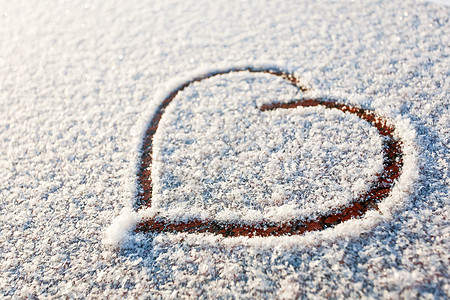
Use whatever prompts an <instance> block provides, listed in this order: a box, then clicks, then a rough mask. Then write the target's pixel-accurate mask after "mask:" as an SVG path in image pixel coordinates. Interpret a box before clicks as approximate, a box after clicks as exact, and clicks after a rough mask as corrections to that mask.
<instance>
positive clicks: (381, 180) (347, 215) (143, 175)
mask: <svg viewBox="0 0 450 300" xmlns="http://www.w3.org/2000/svg"><path fill="white" fill-rule="evenodd" d="M235 72H236V73H237V72H247V73H254V74H267V75H271V76H275V77H277V78H279V79H281V80H282V81H284V83H285V84H288V85H289V86H290V87H291V88H292V87H293V88H295V89H296V90H297V91H306V89H305V88H304V87H302V86H301V85H300V84H299V81H298V80H297V78H295V77H294V76H293V75H292V74H289V73H286V72H283V71H280V70H274V69H259V68H233V69H229V70H226V71H220V72H215V73H209V74H207V75H204V76H200V77H196V78H193V79H191V80H188V81H187V82H185V83H183V84H182V85H180V86H179V87H178V88H176V89H175V90H174V91H172V92H171V93H170V94H169V95H168V96H167V97H166V98H165V99H164V101H163V102H162V103H161V104H160V106H159V108H158V109H157V111H156V113H155V114H154V115H153V117H152V119H151V121H150V125H149V127H148V129H147V131H146V133H145V136H144V141H143V144H142V156H141V165H140V168H139V171H138V184H139V193H138V195H137V202H136V208H137V209H141V208H148V207H151V206H152V193H153V189H154V187H153V184H152V178H151V175H152V169H153V167H154V166H153V164H154V161H153V160H154V155H155V153H154V151H155V149H154V137H155V134H156V132H157V130H158V126H159V125H160V121H161V118H162V117H163V116H164V113H165V112H166V111H167V110H168V106H169V105H170V104H171V103H172V101H173V100H174V99H175V98H176V97H177V95H179V93H180V92H181V91H184V90H185V89H186V88H188V87H189V86H191V85H192V84H194V83H197V82H202V81H205V80H206V79H210V78H213V77H215V76H219V75H225V74H231V73H235ZM298 107H321V108H324V109H326V110H334V111H341V112H344V113H347V114H351V115H353V116H356V117H357V118H359V119H360V120H362V121H364V122H366V123H367V124H370V126H372V128H374V129H376V132H377V133H378V134H379V135H380V136H381V137H382V150H381V151H382V156H383V157H382V160H383V162H382V164H383V166H382V171H381V172H378V173H377V174H376V176H375V179H374V180H372V181H371V182H370V184H369V187H368V189H367V190H366V191H364V192H362V193H361V194H360V195H358V196H357V197H355V198H354V199H352V201H350V202H349V203H346V204H345V205H342V206H341V207H337V208H333V209H332V210H330V211H328V212H326V213H324V214H321V215H319V216H317V217H316V218H314V219H305V218H293V219H290V220H285V221H282V222H274V221H273V220H268V219H263V220H262V221H257V222H239V221H238V222H236V221H226V220H217V219H213V218H212V217H208V218H198V217H194V218H188V219H187V220H172V219H170V218H167V217H161V216H158V217H153V218H147V219H144V220H142V221H141V222H140V223H139V224H138V225H137V226H136V227H135V231H136V232H172V233H176V232H186V233H213V234H220V235H223V236H226V237H231V236H247V237H252V236H281V235H300V234H303V233H305V232H310V231H315V230H322V229H325V228H329V227H333V226H336V225H338V224H340V223H342V222H345V221H347V220H349V219H352V218H361V217H362V216H364V215H365V213H366V212H367V211H369V210H376V209H378V204H379V203H380V202H381V201H383V200H384V199H385V198H387V197H388V196H389V194H390V192H391V190H392V188H393V187H394V185H395V182H396V179H398V177H399V176H400V173H401V169H402V166H403V160H402V156H403V155H402V147H401V142H400V141H399V140H397V139H396V138H394V136H393V133H394V130H395V128H394V127H393V126H392V125H389V123H388V122H387V120H385V119H384V118H383V117H381V116H379V115H376V114H375V113H374V112H372V111H370V110H365V109H362V108H359V107H355V106H350V105H347V104H342V103H338V102H336V101H333V100H330V99H320V98H319V99H298V100H291V101H288V102H286V101H277V100H275V101H273V102H271V103H266V104H262V105H260V106H259V107H254V108H252V109H254V110H255V111H257V112H258V111H259V113H262V115H264V114H267V113H269V112H270V111H279V110H292V109H295V108H298ZM169 108H170V107H169ZM175 147H176V146H175ZM153 171H154V170H153ZM225 192H226V191H225Z"/></svg>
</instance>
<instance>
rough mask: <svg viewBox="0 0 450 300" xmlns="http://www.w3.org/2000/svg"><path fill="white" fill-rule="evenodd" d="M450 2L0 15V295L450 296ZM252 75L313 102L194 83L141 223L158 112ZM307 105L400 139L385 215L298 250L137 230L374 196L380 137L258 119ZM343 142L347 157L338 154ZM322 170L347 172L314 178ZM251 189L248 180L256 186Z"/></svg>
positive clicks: (164, 135)
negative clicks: (169, 221)
mask: <svg viewBox="0 0 450 300" xmlns="http://www.w3.org/2000/svg"><path fill="white" fill-rule="evenodd" d="M434 2H438V3H434ZM443 2H444V1H433V3H430V2H429V1H412V0H407V1H302V2H290V1H281V2H272V1H241V2H239V3H235V4H233V5H230V3H229V1H221V0H219V1H214V2H210V1H177V0H173V1H161V2H156V1H110V2H104V1H90V2H89V3H86V2H83V1H78V0H75V1H50V0H43V1H40V2H39V3H37V2H36V3H33V2H30V1H25V0H18V1H2V2H0V36H1V38H0V141H1V147H0V182H2V184H1V185H0V210H1V213H0V224H1V229H0V269H1V270H2V272H1V273H0V295H1V296H0V297H4V298H27V297H29V298H65V297H73V298H139V297H142V298H145V297H153V298H167V299H171V298H172V299H174V298H197V297H201V298H217V297H222V298H244V299H245V298H285V299H293V298H301V297H304V298H408V299H409V298H437V299H445V298H448V297H449V295H450V283H449V280H448V266H449V264H448V262H449V258H450V257H449V253H450V251H449V250H450V249H449V236H450V229H449V228H450V227H449V226H448V215H449V213H450V212H449V205H448V204H449V200H448V199H449V190H448V187H449V183H450V179H449V176H448V174H449V169H448V166H449V163H450V155H449V150H448V149H449V148H448V143H449V133H450V128H449V115H450V111H449V93H448V91H449V90H450V87H449V80H448V70H449V66H450V61H449V57H450V56H449V47H448V45H449V37H450V27H449V18H448V16H449V12H450V7H448V6H447V5H446V4H445V3H444V5H443V4H441V3H443ZM239 66H255V67H270V66H276V67H278V68H282V69H284V70H286V71H287V72H289V73H293V74H295V76H296V77H298V78H300V80H301V84H302V85H304V86H307V87H308V91H306V92H304V93H298V92H297V91H296V90H295V89H293V87H291V86H288V85H286V83H285V82H283V81H282V80H280V79H279V78H275V77H273V76H270V75H267V74H266V75H263V74H248V73H245V72H238V73H232V74H229V75H223V76H217V77H214V78H211V79H208V80H205V81H202V82H198V83H196V84H193V85H191V86H189V88H187V89H186V90H184V91H183V92H181V93H180V94H179V95H178V96H177V97H176V99H175V100H174V102H173V103H171V105H169V106H168V109H167V111H166V113H165V114H164V118H163V119H162V121H161V122H162V123H161V124H160V126H161V128H159V130H158V132H157V135H156V136H155V141H156V142H157V145H158V146H157V147H156V149H157V151H159V152H158V154H157V155H156V161H157V162H156V163H155V165H154V166H153V168H154V170H153V173H152V174H153V175H152V176H153V178H152V179H153V180H154V181H155V187H156V189H155V191H156V192H155V195H154V196H155V197H154V199H153V201H154V204H155V206H154V207H152V208H150V209H140V210H138V211H135V210H134V209H133V205H134V203H135V200H136V193H137V178H136V174H137V169H138V167H139V164H140V162H139V157H140V149H141V145H142V139H143V134H144V132H145V129H146V127H147V125H148V122H149V121H150V119H151V116H152V115H153V114H154V112H155V110H156V109H157V107H158V105H159V104H160V103H161V101H162V100H163V99H164V98H165V97H166V96H167V93H170V91H172V90H173V89H174V88H176V87H177V86H179V85H180V84H181V83H183V82H186V81H187V80H191V79H192V78H195V77H196V76H198V75H202V74H206V73H209V72H211V71H214V70H223V69H227V68H232V67H239ZM218 95H219V96H218ZM292 97H294V98H299V99H300V98H303V97H305V98H319V97H320V98H326V99H335V100H337V101H340V102H343V103H348V104H350V105H354V106H361V107H363V108H365V109H370V110H373V111H375V112H376V113H377V114H379V115H381V116H383V117H385V118H387V119H388V120H389V121H390V122H391V123H392V124H394V125H395V127H396V132H395V134H396V136H397V137H398V138H399V139H400V140H401V141H402V150H403V153H404V157H403V162H404V165H403V170H402V174H401V176H400V177H399V179H398V182H397V183H396V184H395V186H394V189H393V191H392V193H391V194H390V195H389V197H388V198H386V199H385V200H384V201H383V202H382V203H381V204H380V206H379V211H371V212H368V213H367V214H366V215H365V216H364V217H363V218H361V219H353V220H349V221H347V222H343V223H342V224H340V225H338V226H336V227H334V228H328V229H326V230H323V231H316V232H310V233H306V234H304V235H301V236H282V237H268V238H263V237H255V238H248V237H234V238H224V237H222V236H220V235H213V234H187V233H177V234H172V233H170V234H169V233H149V234H136V233H134V232H133V231H132V228H133V225H134V224H136V223H137V222H139V221H140V220H142V219H143V218H144V219H145V218H149V217H153V216H156V215H160V214H166V215H167V216H168V217H171V218H177V217H182V218H183V217H187V218H190V217H193V216H198V215H199V216H201V217H212V216H216V217H217V218H219V219H227V220H238V219H239V220H242V219H245V220H248V221H251V220H252V218H253V219H255V218H261V217H264V218H272V220H274V221H280V220H285V219H287V218H290V217H293V216H297V217H298V216H302V217H304V218H308V217H310V216H311V215H314V214H317V215H320V214H322V213H324V212H326V211H327V210H330V209H332V208H333V207H335V206H337V205H341V204H344V203H348V202H349V201H352V199H354V198H353V195H354V194H358V193H361V192H362V191H364V190H366V189H367V188H368V183H369V182H370V180H371V178H373V176H374V175H375V174H376V173H377V171H378V170H380V164H381V162H380V150H381V149H380V141H381V140H380V139H381V138H380V137H379V136H378V135H377V134H376V131H374V128H373V127H371V126H370V125H368V124H367V123H366V122H364V121H362V120H361V119H358V118H356V117H355V116H354V115H348V114H345V113H343V112H340V111H333V110H327V109H324V108H321V107H315V108H300V107H299V108H296V109H287V110H275V111H265V112H260V111H259V110H258V109H255V107H259V105H262V104H264V103H270V102H272V100H274V99H276V100H280V101H289V100H290V99H292ZM193 103H194V104H196V105H192V104H193ZM191 113H192V114H194V113H195V116H194V117H192V118H189V119H183V114H191ZM216 115H217V117H216ZM211 116H214V117H213V118H211ZM205 124H206V125H208V126H205ZM308 124H310V126H311V127H308V126H309V125H308ZM219 125H220V126H219ZM292 125H295V126H292ZM177 126H178V127H177ZM211 126H212V127H214V126H215V128H217V127H220V128H222V129H223V130H222V132H220V131H219V133H220V135H219V137H220V139H215V137H216V136H217V131H208V130H212V127H211ZM187 128H190V130H192V134H184V133H183V130H184V129H187ZM313 128H320V129H321V130H315V131H313V130H312V129H313ZM244 129H245V130H247V132H246V133H245V134H243V133H244ZM336 130H339V134H337V131H336ZM180 131H181V132H180ZM214 132H215V133H214ZM234 132H236V134H231V133H234ZM286 132H288V133H289V134H290V135H289V134H286ZM194 133H195V134H194ZM267 136H269V137H270V139H269V140H271V141H274V142H276V144H274V145H271V144H270V143H268V142H267V139H266V138H264V139H262V138H261V137H267ZM293 137H295V138H293ZM225 138H228V139H229V142H226V143H224V141H223V140H224V139H225ZM187 139H193V142H192V143H190V141H189V143H184V144H182V142H183V141H186V140H187ZM350 140H351V141H354V143H349V141H350ZM194 141H195V142H194ZM318 141H320V143H321V144H320V145H319V142H318ZM316 142H317V143H316ZM177 143H178V144H179V147H174V145H175V144H177ZM207 146H209V147H207ZM171 147H172V148H173V149H172V150H173V151H172V152H170V151H168V150H169V149H171ZM255 147H256V148H258V149H259V148H260V150H258V151H249V149H254V148H255ZM264 147H265V148H264ZM277 147H278V148H277ZM330 147H331V148H332V147H335V148H336V149H346V151H348V152H343V151H342V152H339V151H336V153H335V154H336V155H334V156H333V157H332V158H331V157H328V156H327V155H326V154H327V153H329V152H328V149H330ZM264 149H265V150H264ZM225 150H226V151H230V152H224V151H225ZM264 151H265V152H264ZM271 151H272V152H273V153H272V154H273V155H271V156H270V157H269V156H268V155H260V154H261V153H265V154H267V153H271ZM283 151H284V152H283ZM226 153H234V154H235V155H228V156H227V155H226ZM346 153H348V154H352V155H348V156H346ZM277 155H278V156H277ZM302 156H303V157H306V158H309V159H304V160H299V159H298V157H302ZM217 157H219V158H220V159H221V162H225V163H223V164H222V163H221V164H219V165H216V164H215V161H214V158H217ZM180 159H182V160H184V163H185V166H187V167H186V168H185V167H183V166H180V165H177V163H176V162H177V160H180ZM319 160H320V163H319V162H318V161H319ZM202 163H207V164H208V165H209V166H213V167H214V166H215V167H217V168H219V169H217V170H215V169H214V168H209V167H208V168H206V167H205V168H203V167H200V166H201V164H202ZM326 167H328V168H331V169H333V170H334V171H335V176H334V177H331V178H328V179H324V181H322V180H321V181H317V180H313V178H314V177H316V176H318V175H323V172H322V171H321V170H322V169H321V168H326ZM252 168H253V169H252ZM298 170H301V171H302V172H303V176H304V179H302V180H304V181H305V182H308V184H305V185H304V186H301V187H299V189H301V191H300V194H301V195H302V196H301V197H303V198H300V199H301V201H303V202H299V200H298V198H294V197H292V195H293V194H294V193H296V192H298V190H290V188H293V185H286V184H283V180H284V179H286V178H288V179H289V180H292V181H293V182H298V180H299V177H298V174H297V173H299V172H298ZM196 172H203V173H202V174H199V176H198V177H196V175H195V176H194V175H193V174H196ZM220 172H222V173H224V174H227V175H229V181H227V182H226V184H222V183H221V182H220V181H219V180H218V177H217V176H215V174H216V173H220ZM277 172H281V174H282V175H283V176H282V178H284V179H280V178H278V177H277ZM296 172H297V173H296ZM256 174H262V175H261V178H262V179H261V181H262V182H263V183H264V184H262V183H259V182H257V181H256V180H255V179H254V178H255V177H256ZM158 175H160V176H158ZM170 176H176V177H178V178H179V179H180V182H179V183H178V184H175V185H170V184H167V183H168V182H170V180H169V179H170ZM242 176H244V177H246V178H247V179H251V180H248V181H247V183H245V185H244V187H245V188H244V189H243V190H242V191H241V190H239V189H238V187H239V186H238V185H236V183H237V182H238V181H239V179H240V178H241V177H242ZM207 180H209V181H207ZM252 180H253V181H252ZM296 180H297V181H296ZM327 180H328V181H327ZM207 182H210V183H211V184H212V186H213V187H214V188H212V189H211V192H210V196H208V197H209V198H208V197H207V200H208V201H210V202H209V203H208V205H207V207H206V209H205V207H202V205H206V204H205V202H204V200H205V199H202V198H201V197H200V196H199V195H201V191H204V190H205V189H206V188H207V185H206V183H207ZM335 182H340V183H341V184H339V185H337V184H333V183H335ZM328 183H330V184H328ZM353 183H358V184H353ZM279 185H281V186H279ZM263 186H268V187H269V188H270V189H271V190H264V189H263V188H262V187H263ZM193 187H196V188H195V189H193ZM186 189H193V195H194V197H185V192H186ZM225 191H226V192H225ZM314 191H320V193H319V194H318V197H317V198H316V199H314V201H316V202H314V201H313V200H312V199H311V198H310V197H307V195H310V194H311V193H313V192H314ZM220 193H222V194H223V195H220ZM280 193H285V195H284V197H282V199H277V196H279V195H280ZM236 194H237V195H238V196H239V197H238V196H236V197H235V196H233V195H236ZM272 196H273V197H272ZM233 197H234V198H233ZM242 197H243V198H244V199H250V200H251V201H253V202H251V201H241V200H240V199H242ZM220 199H226V200H227V202H225V201H219V200H220ZM274 203H275V204H277V203H278V204H279V206H278V204H277V205H273V204H274ZM301 203H304V204H306V206H304V205H301ZM230 204H233V206H227V205H230ZM283 205H284V206H283ZM308 205H309V206H308ZM196 207H197V208H202V209H198V210H197V209H196ZM289 214H292V215H289Z"/></svg>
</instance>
